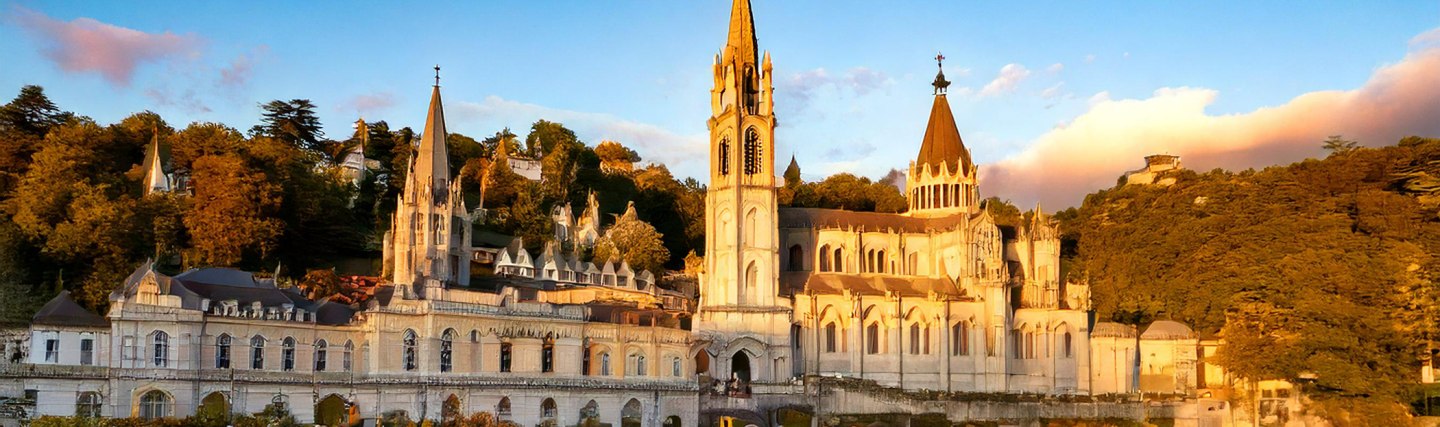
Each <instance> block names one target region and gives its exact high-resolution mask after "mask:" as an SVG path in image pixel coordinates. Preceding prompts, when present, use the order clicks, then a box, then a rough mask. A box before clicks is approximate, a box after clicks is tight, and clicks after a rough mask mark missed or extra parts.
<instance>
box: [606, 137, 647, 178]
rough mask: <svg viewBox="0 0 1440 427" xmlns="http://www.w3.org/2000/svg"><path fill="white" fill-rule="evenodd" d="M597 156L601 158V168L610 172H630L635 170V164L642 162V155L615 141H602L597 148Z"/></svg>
mask: <svg viewBox="0 0 1440 427" xmlns="http://www.w3.org/2000/svg"><path fill="white" fill-rule="evenodd" d="M595 155H596V156H598V157H600V166H601V167H602V168H604V169H605V170H608V171H614V172H630V171H631V170H634V168H635V162H639V161H640V154H639V153H636V152H635V150H631V149H629V148H627V147H625V146H624V145H621V144H620V143H618V142H615V141H609V140H606V141H600V144H599V145H596V146H595Z"/></svg>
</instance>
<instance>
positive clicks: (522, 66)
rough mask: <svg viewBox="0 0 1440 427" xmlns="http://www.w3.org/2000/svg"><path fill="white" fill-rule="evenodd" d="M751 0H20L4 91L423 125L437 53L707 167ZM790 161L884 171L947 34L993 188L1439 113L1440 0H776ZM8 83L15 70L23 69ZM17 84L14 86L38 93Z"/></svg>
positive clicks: (685, 167)
mask: <svg viewBox="0 0 1440 427" xmlns="http://www.w3.org/2000/svg"><path fill="white" fill-rule="evenodd" d="M729 3H730V2H728V1H711V2H664V1H654V0H646V1H595V2H569V1H567V2H540V1H494V2H468V1H467V2H446V1H437V2H429V3H424V4H417V3H410V2H405V3H401V2H278V1H276V2H267V1H256V2H234V3H223V2H199V3H196V2H167V1H146V2H140V3H135V2H90V1H73V2H72V1H56V2H48V1H46V2H40V1H18V2H9V3H4V2H0V58H4V60H3V61H0V98H8V97H9V96H11V95H7V94H6V91H15V92H18V90H19V88H20V87H21V86H22V85H26V84H38V85H41V86H44V87H45V89H46V93H47V94H48V95H49V96H50V97H51V99H52V100H54V101H55V102H56V103H57V104H59V105H60V106H61V107H62V108H63V109H66V110H69V111H75V112H77V113H80V114H84V115H88V116H90V117H93V118H95V119H96V120H97V121H99V122H101V123H113V122H116V121H119V120H120V119H122V118H124V117H125V116H127V115H129V114H131V113H134V112H139V111H144V110H150V111H155V112H157V113H160V114H161V115H162V116H163V117H164V118H165V119H166V120H167V121H168V122H169V123H170V124H171V125H172V126H176V127H183V126H184V125H187V124H189V123H192V122H220V123H224V124H227V125H230V126H232V127H235V128H238V129H242V130H243V129H248V128H249V127H250V126H251V125H253V124H255V123H257V122H258V119H259V116H260V108H259V104H260V103H262V102H266V101H269V100H272V99H296V98H304V99H310V100H311V101H312V102H314V103H315V104H316V105H317V106H318V110H317V112H318V113H319V115H320V118H321V120H322V122H323V123H324V124H325V132H326V134H327V136H328V137H331V138H336V139H341V138H345V137H348V136H349V135H350V134H351V132H352V130H351V123H353V122H354V121H355V120H356V119H357V118H360V117H364V118H365V119H366V120H369V121H374V120H385V121H387V122H389V123H390V124H391V127H392V128H399V127H402V126H410V127H414V128H420V127H423V126H422V122H423V120H424V116H425V108H426V102H427V99H428V96H429V86H430V85H432V84H433V82H434V81H433V73H434V71H433V69H432V67H434V66H435V65H439V66H440V67H441V68H442V71H441V75H442V80H441V85H442V91H443V93H444V98H445V108H446V119H447V127H448V128H449V130H450V131H451V132H458V133H462V134H466V135H469V136H472V137H476V138H482V137H485V136H488V135H491V134H494V133H495V132H497V131H499V130H501V129H503V128H506V127H509V128H510V129H512V131H514V132H515V133H517V134H520V135H524V134H525V133H526V132H527V131H528V128H529V126H530V124H531V123H533V122H534V121H535V120H536V119H540V118H544V119H547V120H551V121H559V122H561V123H564V124H565V125H566V126H567V127H570V128H571V129H574V130H575V131H576V133H577V134H578V135H579V137H580V138H581V139H582V140H583V141H585V142H587V143H589V144H591V145H594V144H597V143H598V142H599V141H601V140H604V139H610V140H616V141H619V142H621V143H623V144H625V145H627V146H630V147H632V148H634V149H636V150H637V151H638V152H639V153H640V155H641V157H642V158H643V159H644V160H645V161H653V162H659V163H663V164H665V165H666V166H668V167H669V168H670V169H671V171H672V172H674V173H675V174H676V175H677V176H681V177H684V176H694V177H697V178H702V179H703V177H704V171H705V167H706V165H707V163H706V162H707V159H706V153H707V147H708V145H707V144H708V141H707V137H706V128H705V120H706V119H707V118H708V117H709V115H710V111H709V101H710V98H709V96H710V95H709V90H710V86H711V85H712V79H711V75H712V74H711V69H710V66H711V64H712V61H713V60H714V55H715V54H716V53H717V52H719V50H720V49H721V48H722V47H723V44H724V42H725V34H726V28H725V27H726V25H727V24H728V21H729V16H728V15H729V9H730V4H729ZM753 10H754V14H755V16H754V18H755V25H756V33H757V36H758V39H759V43H760V48H761V49H762V50H766V51H769V52H770V54H771V56H772V59H773V62H774V76H775V77H774V79H775V90H776V115H777V120H778V122H779V124H780V127H779V128H778V129H777V130H776V154H777V156H776V162H777V163H778V164H779V165H778V166H781V167H783V166H784V164H785V163H787V162H788V161H789V156H791V155H793V156H795V157H796V158H797V160H798V161H799V163H800V165H801V168H802V170H803V171H804V174H803V177H804V178H805V179H807V180H820V179H823V178H824V177H826V176H829V175H831V174H834V173H839V172H850V173H854V174H857V175H862V176H867V177H871V178H872V179H873V178H879V177H881V176H883V175H884V174H885V173H886V172H888V171H889V170H891V169H894V168H900V169H904V168H906V167H908V165H909V163H910V162H912V161H913V160H914V158H915V155H916V153H918V151H919V147H920V140H921V137H922V135H923V133H924V129H925V121H926V119H927V117H928V116H929V111H928V109H929V108H930V105H931V104H932V102H931V99H930V98H931V96H932V88H931V87H930V81H931V80H932V79H933V78H934V76H935V71H936V68H935V67H936V64H935V61H934V59H933V58H934V57H935V55H936V53H937V52H938V53H943V54H944V56H945V57H946V58H947V59H946V61H945V65H944V67H945V74H946V76H947V78H948V79H949V80H950V81H952V82H953V83H952V85H951V87H950V94H949V95H948V97H949V101H950V105H951V107H952V108H953V110H954V115H955V118H956V121H957V124H958V126H959V130H960V134H961V135H962V137H963V138H964V140H965V145H966V147H968V148H969V149H970V150H971V151H972V153H973V156H974V158H975V160H976V162H977V163H979V164H980V177H981V182H980V191H981V193H982V196H985V197H988V196H992V195H995V196H999V197H1001V198H1003V199H1007V200H1011V201H1012V202H1015V203H1017V204H1019V205H1021V206H1029V205H1032V204H1034V203H1036V202H1043V203H1044V204H1045V206H1047V210H1049V209H1050V208H1063V207H1066V206H1073V205H1076V204H1078V203H1079V202H1080V200H1082V198H1083V197H1084V195H1085V194H1087V193H1090V192H1093V191H1095V190H1098V189H1101V188H1108V187H1110V186H1113V185H1114V184H1115V180H1116V178H1117V177H1118V176H1120V175H1121V174H1123V173H1124V172H1125V171H1126V170H1130V169H1137V168H1139V167H1140V166H1142V159H1141V158H1142V157H1143V156H1145V155H1147V154H1156V153H1168V154H1177V155H1180V156H1182V162H1183V163H1184V165H1185V166H1186V167H1188V168H1191V169H1196V170H1202V171H1204V170H1210V169H1213V168H1217V167H1223V168H1226V169H1231V170H1240V169H1245V168H1252V167H1253V168H1260V167H1265V166H1269V165H1275V164H1287V163H1290V162H1294V161H1299V160H1302V159H1304V158H1307V157H1321V156H1323V155H1324V153H1323V152H1322V150H1321V149H1320V141H1322V140H1324V139H1325V137H1326V136H1329V135H1337V134H1338V135H1343V136H1345V137H1346V138H1347V139H1354V140H1358V141H1359V142H1360V143H1361V144H1363V145H1368V146H1382V145H1389V144H1393V143H1394V142H1395V141H1396V140H1398V139H1399V138H1400V137H1403V136H1406V135H1428V136H1440V2H1435V1H1413V2H1390V1H1375V2H1324V1H1322V2H1300V3H1297V2H1238V1H1237V2H1230V1H1203V2H1202V1H1175V2H1035V3H1026V4H1014V3H1012V2H949V1H946V2H920V1H906V0H898V1H894V2H882V3H880V4H878V5H877V4H876V3H875V2H862V1H829V2H822V1H808V0H787V1H764V0H755V1H754V5H753ZM7 88H8V89H7ZM15 92H10V93H15Z"/></svg>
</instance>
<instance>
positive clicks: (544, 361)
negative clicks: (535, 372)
mask: <svg viewBox="0 0 1440 427" xmlns="http://www.w3.org/2000/svg"><path fill="white" fill-rule="evenodd" d="M540 372H555V343H554V342H553V341H546V342H545V346H544V347H541V348H540Z"/></svg>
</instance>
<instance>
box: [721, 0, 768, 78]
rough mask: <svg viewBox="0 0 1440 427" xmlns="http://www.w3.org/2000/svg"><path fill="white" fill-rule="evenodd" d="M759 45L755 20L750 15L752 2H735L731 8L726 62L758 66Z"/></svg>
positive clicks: (736, 0) (726, 42)
mask: <svg viewBox="0 0 1440 427" xmlns="http://www.w3.org/2000/svg"><path fill="white" fill-rule="evenodd" d="M758 44H759V43H757V42H756V41H755V19H754V18H753V17H751V15H750V0H735V2H734V3H733V4H731V6H730V34H729V37H727V38H726V41H725V52H724V55H725V58H724V61H725V62H726V63H735V64H737V65H743V64H757V59H758V58H759V57H760V55H759V50H758V47H757V45H758ZM757 65H758V64H757Z"/></svg>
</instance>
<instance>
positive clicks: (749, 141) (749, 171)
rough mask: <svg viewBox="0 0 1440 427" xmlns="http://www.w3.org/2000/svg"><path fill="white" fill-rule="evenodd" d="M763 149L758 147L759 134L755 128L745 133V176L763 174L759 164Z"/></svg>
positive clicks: (761, 159)
mask: <svg viewBox="0 0 1440 427" xmlns="http://www.w3.org/2000/svg"><path fill="white" fill-rule="evenodd" d="M764 151H765V150H764V148H763V147H761V146H760V132H757V131H755V128H753V127H752V128H750V129H748V130H746V131H745V174H746V175H754V174H758V173H760V172H764V168H762V167H761V165H760V163H761V162H762V161H763V159H764V156H763V154H764Z"/></svg>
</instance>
